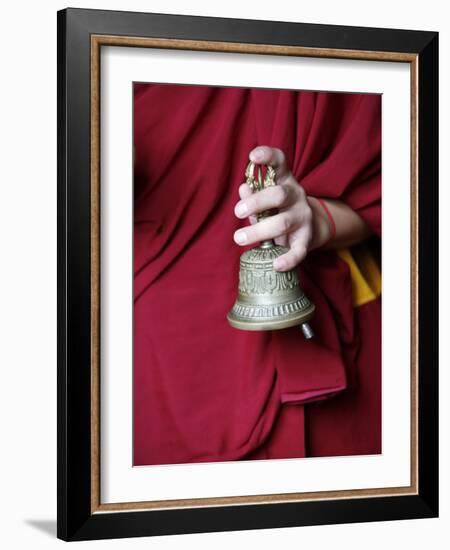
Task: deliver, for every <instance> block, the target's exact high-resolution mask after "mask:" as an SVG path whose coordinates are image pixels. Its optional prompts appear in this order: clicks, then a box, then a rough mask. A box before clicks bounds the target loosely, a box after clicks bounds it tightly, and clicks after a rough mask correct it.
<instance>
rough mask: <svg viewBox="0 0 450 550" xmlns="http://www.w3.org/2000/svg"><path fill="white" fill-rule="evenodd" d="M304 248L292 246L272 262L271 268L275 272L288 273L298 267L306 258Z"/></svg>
mask: <svg viewBox="0 0 450 550" xmlns="http://www.w3.org/2000/svg"><path fill="white" fill-rule="evenodd" d="M306 252H307V250H306V247H305V246H303V245H302V244H297V245H294V246H292V247H291V248H290V249H289V250H288V251H287V252H286V254H283V255H281V256H278V258H275V260H274V261H273V267H274V269H276V270H277V271H289V270H291V269H294V268H295V267H297V266H298V264H299V263H300V262H301V261H302V260H303V259H304V258H305V256H306Z"/></svg>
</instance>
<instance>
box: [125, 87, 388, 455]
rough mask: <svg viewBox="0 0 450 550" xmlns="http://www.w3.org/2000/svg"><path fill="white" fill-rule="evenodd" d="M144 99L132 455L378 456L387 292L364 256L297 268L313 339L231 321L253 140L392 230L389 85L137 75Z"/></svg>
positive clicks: (137, 126) (326, 256)
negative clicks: (184, 80) (339, 88)
mask: <svg viewBox="0 0 450 550" xmlns="http://www.w3.org/2000/svg"><path fill="white" fill-rule="evenodd" d="M134 97H135V99H134V142H135V189H134V193H135V203H134V223H135V226H134V262H135V280H134V298H135V305H134V416H133V418H134V464H135V465H145V464H168V463H187V462H202V461H225V460H240V459H244V460H245V459H256V458H285V457H304V456H330V455H353V454H373V453H380V452H381V395H380V392H381V338H380V334H381V304H380V298H377V295H378V294H379V289H378V290H374V289H373V285H372V286H371V284H370V283H371V275H370V273H369V271H370V270H367V269H366V268H365V267H364V265H363V263H358V261H357V258H356V256H355V255H354V254H353V253H351V252H350V251H339V252H338V251H334V250H316V251H313V252H311V253H310V254H309V255H308V256H307V258H306V259H305V260H304V261H303V262H302V263H301V265H300V266H299V267H298V272H299V277H300V281H301V285H302V287H303V288H304V290H305V292H306V294H307V295H308V296H309V297H310V298H311V299H312V301H313V302H314V303H315V305H316V313H315V316H314V319H313V321H312V326H313V328H314V331H315V335H316V336H315V338H314V339H313V340H312V341H306V340H305V339H304V338H303V336H302V334H301V331H300V330H299V329H298V328H296V327H294V328H290V329H285V330H279V331H272V332H245V331H240V330H236V329H234V328H232V327H230V326H229V324H228V322H227V320H226V314H227V312H228V310H229V309H230V308H231V306H232V304H233V303H234V300H235V298H236V293H237V282H238V272H239V256H240V254H241V253H242V252H243V248H241V247H239V246H237V245H236V244H235V243H234V242H233V233H234V232H235V231H236V229H238V228H239V227H240V226H242V225H243V224H245V223H247V222H246V221H243V220H239V219H237V218H236V217H235V215H234V206H235V204H236V202H237V201H238V198H239V197H238V187H239V185H240V184H241V183H242V182H243V181H244V170H245V167H246V166H247V163H248V154H249V152H250V150H251V149H253V148H254V147H255V146H257V145H269V146H272V147H278V148H280V149H282V150H283V151H284V153H285V154H286V157H287V160H288V164H289V166H290V167H291V170H292V172H293V174H294V176H295V178H296V179H297V181H299V182H300V184H301V185H302V186H303V188H304V189H305V191H306V193H307V194H308V195H313V196H317V197H329V198H336V199H340V200H342V201H344V202H346V203H347V204H348V205H350V206H351V207H352V208H353V209H354V210H355V211H356V212H358V213H359V214H360V215H361V216H362V217H363V218H364V219H365V220H366V221H367V223H368V224H369V225H370V227H371V228H372V230H373V232H374V234H375V235H377V236H378V237H380V234H381V227H380V225H381V182H380V166H381V164H380V162H381V161H380V150H381V143H380V142H381V128H380V125H381V98H380V96H377V95H362V94H361V95H360V94H338V93H315V92H296V91H278V90H255V89H240V88H217V87H208V86H181V85H160V84H157V85H151V84H136V85H135V96H134ZM369 259H370V258H369ZM372 263H373V262H372ZM361 266H362V267H361ZM375 271H376V270H375ZM371 273H372V274H373V270H372V272H371ZM372 278H373V277H372ZM358 281H359V283H360V284H359V283H358ZM376 284H377V283H376V281H375V283H374V285H375V286H376ZM364 285H366V286H364ZM366 287H367V288H366Z"/></svg>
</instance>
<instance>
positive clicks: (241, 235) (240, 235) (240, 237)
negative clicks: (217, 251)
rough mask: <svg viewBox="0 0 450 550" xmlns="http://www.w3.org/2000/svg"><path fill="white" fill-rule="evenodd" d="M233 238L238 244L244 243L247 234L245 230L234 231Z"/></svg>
mask: <svg viewBox="0 0 450 550" xmlns="http://www.w3.org/2000/svg"><path fill="white" fill-rule="evenodd" d="M234 240H235V241H236V242H237V243H238V244H244V243H245V242H246V241H247V235H246V234H245V231H236V233H235V234H234Z"/></svg>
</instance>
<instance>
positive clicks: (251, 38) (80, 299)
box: [57, 9, 438, 540]
mask: <svg viewBox="0 0 450 550" xmlns="http://www.w3.org/2000/svg"><path fill="white" fill-rule="evenodd" d="M57 24H58V128H57V131H58V388H57V389H58V411H57V412H58V424H57V430H58V472H57V476H58V527H57V536H58V537H59V538H61V539H63V540H88V539H101V538H113V537H114V538H115V537H138V536H149V535H165V534H179V533H200V532H211V531H228V530H241V529H260V528H266V529H267V528H276V527H290V526H302V525H321V524H330V523H349V522H367V521H382V520H384V521H385V520H397V519H413V518H430V517H437V515H438V269H437V265H438V33H436V32H424V31H412V30H394V29H378V28H363V27H345V26H333V25H315V24H301V23H288V22H273V21H256V20H255V21H253V20H242V19H223V18H210V17H193V16H178V15H163V14H149V13H131V12H117V11H102V10H86V9H66V10H62V11H60V12H58V17H57ZM93 35H104V36H106V35H108V36H116V37H127V36H129V37H144V38H149V37H152V38H163V39H177V40H191V41H197V42H198V41H200V42H201V41H207V42H211V41H212V42H226V43H239V44H255V45H259V44H261V45H262V44H264V45H273V46H297V47H302V48H311V49H312V50H314V49H325V50H329V51H330V52H331V53H330V56H331V57H333V56H335V55H334V54H333V51H336V50H339V51H341V52H343V53H344V54H345V52H347V53H349V54H350V53H351V52H356V54H357V53H358V52H384V53H386V54H389V52H393V53H396V54H408V55H409V54H410V55H412V56H414V58H415V60H416V67H417V73H416V78H417V128H418V130H417V131H418V142H417V143H418V145H417V151H416V152H415V153H414V154H416V155H417V168H418V170H417V171H418V178H417V192H418V197H417V199H418V200H417V204H418V212H417V217H418V220H419V223H418V226H417V232H418V253H417V262H418V303H417V307H418V316H417V326H418V339H419V345H418V365H419V369H418V379H417V389H418V411H417V434H418V490H417V494H413V495H410V494H408V495H395V496H378V497H377V498H372V497H369V498H341V499H329V500H328V499H319V500H312V501H305V502H282V503H278V502H277V503H263V504H248V505H226V506H202V507H192V508H173V509H153V510H138V511H127V510H126V509H124V510H123V511H120V512H117V511H115V512H113V513H108V512H101V513H96V512H95V511H93V505H92V486H93V484H94V483H95V482H96V480H95V472H94V470H93V469H92V441H91V437H90V434H91V431H92V416H91V396H92V376H91V361H92V354H93V353H94V352H95V350H93V345H92V338H91V328H92V327H91V320H92V319H91V307H92V301H91V292H92V287H91V284H92V280H91V265H92V261H93V258H92V249H91V236H92V235H91V231H92V227H91V223H90V220H91V217H92V209H91V178H92V173H91V155H92V149H91V123H92V120H91V53H92V52H91V47H92V42H91V37H92V36H93ZM422 367H423V368H422Z"/></svg>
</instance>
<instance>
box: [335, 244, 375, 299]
mask: <svg viewBox="0 0 450 550" xmlns="http://www.w3.org/2000/svg"><path fill="white" fill-rule="evenodd" d="M337 253H338V255H339V257H340V258H341V259H342V260H344V262H345V263H346V264H347V265H348V266H349V269H350V275H351V278H352V286H353V305H354V306H355V307H358V306H362V305H363V304H367V302H371V301H372V300H375V299H376V298H378V296H380V295H381V271H380V269H379V267H378V264H377V262H376V261H375V258H374V257H373V256H372V253H371V252H370V250H369V248H368V247H367V246H365V245H358V246H357V247H352V248H351V249H350V248H341V249H339V250H337Z"/></svg>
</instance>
